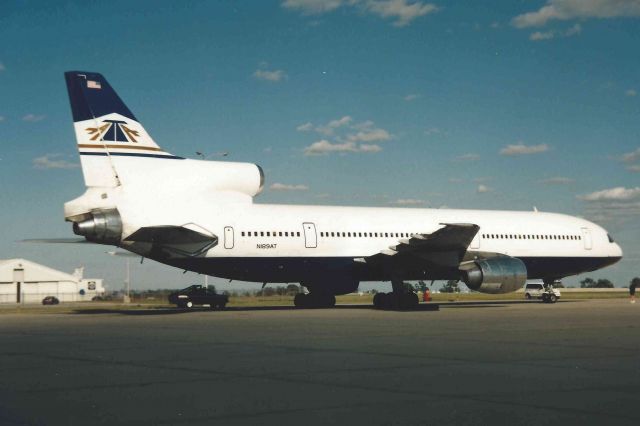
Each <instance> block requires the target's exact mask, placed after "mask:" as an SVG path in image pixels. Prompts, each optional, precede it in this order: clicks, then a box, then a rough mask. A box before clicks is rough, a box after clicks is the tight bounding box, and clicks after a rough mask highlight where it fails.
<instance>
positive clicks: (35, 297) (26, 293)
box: [0, 259, 104, 303]
mask: <svg viewBox="0 0 640 426" xmlns="http://www.w3.org/2000/svg"><path fill="white" fill-rule="evenodd" d="M82 273H83V268H78V269H76V270H75V272H74V273H73V274H67V273H65V272H61V271H56V270H55V269H52V268H48V267H46V266H44V265H40V264H37V263H35V262H31V261H29V260H25V259H6V260H0V303H41V302H42V299H44V298H45V297H46V296H55V297H57V298H58V300H60V302H80V301H89V300H91V299H92V298H93V297H95V296H98V295H103V294H104V287H103V286H102V279H96V278H90V279H83V277H82Z"/></svg>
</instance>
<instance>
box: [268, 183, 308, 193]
mask: <svg viewBox="0 0 640 426" xmlns="http://www.w3.org/2000/svg"><path fill="white" fill-rule="evenodd" d="M269 189H270V190H272V191H308V190H309V187H308V186H307V185H290V184H286V183H277V182H276V183H274V184H272V185H271V186H270V187H269Z"/></svg>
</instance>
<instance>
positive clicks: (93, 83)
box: [64, 71, 138, 121]
mask: <svg viewBox="0 0 640 426" xmlns="http://www.w3.org/2000/svg"><path fill="white" fill-rule="evenodd" d="M64 76H65V79H66V81H67V91H68V92H69V101H70V102H71V112H72V114H73V121H84V120H90V119H92V118H96V117H101V116H103V115H106V114H111V113H114V112H115V113H118V114H120V115H122V116H124V117H127V118H130V119H132V120H135V121H138V120H137V119H136V117H135V116H134V115H133V113H132V112H131V111H130V110H129V108H127V106H126V105H125V104H124V102H122V99H120V97H119V96H118V94H117V93H116V92H115V90H113V88H111V86H110V85H109V83H108V82H107V80H106V79H105V78H104V77H103V76H102V74H98V73H95V72H86V71H68V72H65V73H64Z"/></svg>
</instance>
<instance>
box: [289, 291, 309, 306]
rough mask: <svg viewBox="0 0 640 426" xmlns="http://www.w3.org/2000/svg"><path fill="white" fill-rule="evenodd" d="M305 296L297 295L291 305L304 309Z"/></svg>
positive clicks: (305, 303)
mask: <svg viewBox="0 0 640 426" xmlns="http://www.w3.org/2000/svg"><path fill="white" fill-rule="evenodd" d="M307 302H308V300H307V295H306V294H304V293H298V294H296V295H295V296H294V297H293V305H294V306H295V307H296V308H306V307H307V305H308V303H307Z"/></svg>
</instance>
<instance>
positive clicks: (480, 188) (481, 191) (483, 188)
mask: <svg viewBox="0 0 640 426" xmlns="http://www.w3.org/2000/svg"><path fill="white" fill-rule="evenodd" d="M492 191H493V188H489V187H488V186H487V185H482V184H480V185H478V194H484V193H487V192H492Z"/></svg>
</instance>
